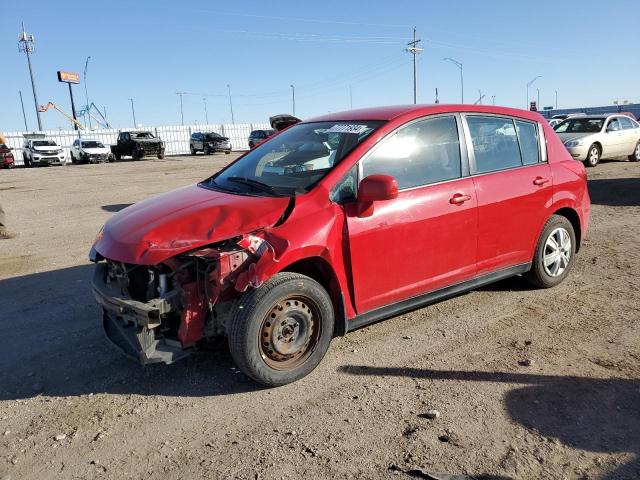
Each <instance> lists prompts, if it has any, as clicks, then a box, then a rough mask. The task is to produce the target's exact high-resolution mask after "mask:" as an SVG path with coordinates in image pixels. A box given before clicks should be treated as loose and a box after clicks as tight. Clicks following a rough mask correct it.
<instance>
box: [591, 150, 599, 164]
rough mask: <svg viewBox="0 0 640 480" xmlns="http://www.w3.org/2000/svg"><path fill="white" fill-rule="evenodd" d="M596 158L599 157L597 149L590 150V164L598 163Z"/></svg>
mask: <svg viewBox="0 0 640 480" xmlns="http://www.w3.org/2000/svg"><path fill="white" fill-rule="evenodd" d="M598 157H599V153H598V149H597V148H595V147H594V148H592V149H591V155H589V160H591V163H596V162H597V161H598Z"/></svg>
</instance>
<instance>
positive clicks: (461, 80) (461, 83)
mask: <svg viewBox="0 0 640 480" xmlns="http://www.w3.org/2000/svg"><path fill="white" fill-rule="evenodd" d="M442 60H444V61H449V62H451V63H453V64H454V65H455V66H457V67H458V68H459V69H460V103H464V74H463V72H462V63H460V62H458V61H457V60H454V59H453V58H450V57H446V58H443V59H442Z"/></svg>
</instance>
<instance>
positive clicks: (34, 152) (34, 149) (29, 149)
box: [22, 135, 65, 167]
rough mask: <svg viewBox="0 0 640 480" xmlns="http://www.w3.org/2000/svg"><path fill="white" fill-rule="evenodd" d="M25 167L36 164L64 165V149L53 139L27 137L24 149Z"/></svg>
mask: <svg viewBox="0 0 640 480" xmlns="http://www.w3.org/2000/svg"><path fill="white" fill-rule="evenodd" d="M22 158H23V160H24V166H25V167H33V166H34V165H64V164H65V154H64V150H63V149H62V147H61V146H60V145H58V144H57V143H56V142H54V141H53V140H47V139H46V138H44V135H42V138H26V139H25V141H24V145H23V149H22Z"/></svg>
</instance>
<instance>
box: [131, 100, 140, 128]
mask: <svg viewBox="0 0 640 480" xmlns="http://www.w3.org/2000/svg"><path fill="white" fill-rule="evenodd" d="M129 101H130V102H131V115H133V128H136V127H137V125H138V124H137V123H136V110H135V108H133V98H130V99H129Z"/></svg>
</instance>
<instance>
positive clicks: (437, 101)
mask: <svg viewBox="0 0 640 480" xmlns="http://www.w3.org/2000/svg"><path fill="white" fill-rule="evenodd" d="M439 103H440V100H439V99H438V87H436V105H437V104H439Z"/></svg>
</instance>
